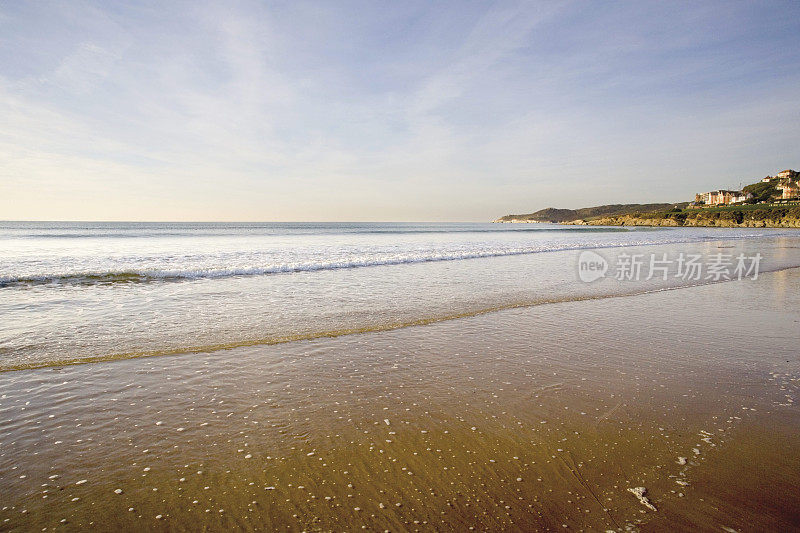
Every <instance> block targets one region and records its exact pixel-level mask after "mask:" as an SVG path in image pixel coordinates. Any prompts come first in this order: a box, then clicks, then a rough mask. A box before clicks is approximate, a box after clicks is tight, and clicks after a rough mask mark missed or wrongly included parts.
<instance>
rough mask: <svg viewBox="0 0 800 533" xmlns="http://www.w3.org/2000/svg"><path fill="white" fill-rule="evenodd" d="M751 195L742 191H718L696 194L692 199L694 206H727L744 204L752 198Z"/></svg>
mask: <svg viewBox="0 0 800 533" xmlns="http://www.w3.org/2000/svg"><path fill="white" fill-rule="evenodd" d="M752 197H753V195H752V194H750V193H746V192H743V191H728V190H725V189H720V190H718V191H711V192H704V193H698V194H696V195H695V197H694V201H695V204H705V205H729V204H736V203H739V202H744V201H745V200H748V199H750V198H752Z"/></svg>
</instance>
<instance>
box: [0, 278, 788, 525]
mask: <svg viewBox="0 0 800 533" xmlns="http://www.w3.org/2000/svg"><path fill="white" fill-rule="evenodd" d="M798 288H800V271H798V269H789V270H783V271H779V272H772V273H767V274H764V275H763V276H761V277H760V278H759V279H758V280H755V281H753V280H742V281H733V282H726V283H718V284H713V285H707V286H701V287H690V288H682V289H677V290H668V291H662V292H658V293H654V294H645V295H637V296H621V297H617V298H607V299H601V300H590V301H576V302H564V303H556V304H549V305H540V306H534V307H528V308H521V309H510V310H505V311H500V312H496V313H489V314H485V315H481V316H476V317H470V318H463V319H458V320H451V321H445V322H440V323H436V324H431V325H427V326H419V327H409V328H403V329H399V330H395V331H385V332H374V333H366V334H360V335H348V336H344V337H339V338H335V339H317V340H310V341H302V342H296V343H288V344H282V345H275V346H258V347H243V348H236V349H232V350H226V351H218V352H215V353H212V354H207V355H203V354H189V355H183V356H181V355H179V356H173V357H158V358H151V359H146V360H144V359H132V360H127V361H113V362H107V363H93V364H85V365H77V366H70V367H55V368H46V369H37V370H23V371H17V372H6V373H3V374H2V375H0V450H2V451H0V484H2V486H3V495H2V506H1V508H2V511H0V520H1V521H2V524H3V529H8V530H26V531H34V530H36V531H39V530H52V529H59V528H67V529H70V530H77V529H84V528H89V527H92V528H96V529H99V530H105V531H113V530H123V529H124V530H131V529H142V528H146V529H154V530H198V529H203V528H205V529H209V530H221V529H226V528H230V527H239V528H242V529H252V530H276V529H280V530H289V531H301V530H342V529H353V528H354V527H363V528H366V529H369V530H390V531H401V530H420V531H421V530H430V529H460V530H463V529H467V528H469V529H474V530H499V529H505V530H530V529H538V530H551V531H554V530H564V529H565V528H566V529H567V530H587V531H588V530H625V529H636V528H641V530H643V531H655V530H664V529H670V530H678V529H684V530H685V529H692V530H696V531H720V530H723V529H724V530H726V531H733V530H735V531H751V530H784V531H787V530H790V529H792V528H794V527H796V525H797V523H798V519H799V518H800V506H798V503H797V499H796V498H795V497H794V495H796V494H797V491H798V487H800V470H798V469H797V464H796V457H797V456H798V453H800V442H798V440H797V438H796V428H797V427H798V423H800V414H798V412H797V407H796V403H795V402H796V395H797V389H798V381H797V380H798V372H797V368H798V365H797V363H798V360H797V357H798V355H797V339H798V336H797V331H798V330H797V328H798V323H799V322H800V300H798V294H800V291H798ZM709 316H714V319H713V320H709V319H708V317H709ZM640 487H641V488H644V490H645V492H644V498H646V499H642V500H641V501H640V499H639V498H638V497H637V495H636V494H634V492H636V491H637V490H638V491H639V493H640V494H641V489H638V488H640Z"/></svg>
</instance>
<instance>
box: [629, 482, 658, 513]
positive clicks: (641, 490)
mask: <svg viewBox="0 0 800 533" xmlns="http://www.w3.org/2000/svg"><path fill="white" fill-rule="evenodd" d="M628 492H630V493H632V494H633V495H634V496H636V498H638V500H639V503H641V504H642V505H644V506H645V507H647V508H648V509H650V510H651V511H657V510H658V509H656V506H655V505H653V504H652V502H650V499H649V498H648V497H647V496H645V494H647V489H646V488H645V487H633V488H629V489H628Z"/></svg>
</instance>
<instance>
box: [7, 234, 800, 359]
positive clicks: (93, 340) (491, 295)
mask: <svg viewBox="0 0 800 533" xmlns="http://www.w3.org/2000/svg"><path fill="white" fill-rule="evenodd" d="M795 236H796V232H793V231H792V230H786V231H779V230H768V229H765V230H756V229H734V230H731V229H714V228H695V229H689V228H681V229H671V228H633V229H632V228H604V227H580V226H559V225H550V224H477V223H475V224H445V223H439V224H419V223H414V224H411V223H409V224H404V223H117V222H114V223H100V222H55V223H50V222H4V223H0V316H3V318H4V320H3V321H2V323H0V370H9V369H18V368H31V367H40V366H53V365H60V364H65V363H73V362H81V361H101V360H109V359H120V358H132V357H141V356H150V355H166V354H178V353H188V352H211V351H215V350H220V349H230V348H233V347H236V346H245V345H257V344H271V343H278V342H286V341H295V340H300V339H308V338H315V337H320V336H336V335H341V334H347V333H356V332H366V331H373V330H382V329H392V328H397V327H402V326H406V325H414V324H420V323H430V322H435V321H440V320H445V319H451V318H456V317H460V316H467V315H474V314H480V313H484V312H488V311H494V310H498V309H504V308H510V307H519V306H527V305H536V304H541V303H548V302H554V301H568V300H574V299H584V298H590V297H591V298H594V297H606V296H615V295H620V294H631V293H638V292H646V291H652V290H660V289H665V288H674V287H678V286H684V285H687V284H701V283H705V282H708V281H709V280H706V279H704V278H701V279H692V280H686V279H680V278H677V277H674V276H670V278H669V279H668V280H663V279H660V277H657V278H654V279H650V280H637V282H635V283H634V282H627V283H626V282H620V281H617V280H616V279H613V277H612V276H611V275H609V276H608V278H607V279H603V280H601V281H600V282H597V283H592V284H588V283H582V282H581V280H580V279H579V278H578V276H577V275H576V273H577V257H578V254H579V253H580V251H583V250H597V251H599V252H602V253H605V254H611V255H614V254H618V253H619V252H620V250H621V249H627V250H638V251H639V252H640V253H642V254H643V255H645V256H649V255H652V254H655V253H668V254H670V255H675V254H678V253H679V252H680V253H683V252H686V253H689V252H692V251H694V252H697V253H701V254H705V255H706V256H707V255H709V254H711V253H712V252H714V251H717V250H725V251H727V250H728V249H729V248H731V247H732V249H734V250H736V251H740V252H741V251H745V252H747V253H755V252H754V250H756V249H758V250H760V251H761V253H762V254H764V255H765V259H764V261H763V262H762V263H761V265H760V268H761V269H762V270H764V269H776V268H787V267H791V266H798V265H800V258H798V254H797V253H796V250H794V249H792V248H791V247H790V245H787V242H788V241H787V239H789V240H791V241H792V242H795V241H794V239H796V237H795ZM609 274H611V273H609ZM628 281H630V280H628ZM712 281H713V280H712Z"/></svg>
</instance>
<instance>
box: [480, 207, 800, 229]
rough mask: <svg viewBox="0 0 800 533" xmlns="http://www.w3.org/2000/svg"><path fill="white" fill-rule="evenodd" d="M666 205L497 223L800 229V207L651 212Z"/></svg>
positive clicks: (550, 213)
mask: <svg viewBox="0 0 800 533" xmlns="http://www.w3.org/2000/svg"><path fill="white" fill-rule="evenodd" d="M663 205H664V204H646V205H641V206H640V205H637V204H629V205H611V206H599V207H590V208H584V209H578V210H570V209H553V208H548V209H543V210H541V211H537V212H536V213H531V214H528V215H506V216H504V217H501V218H498V219H497V220H494V222H495V223H506V224H507V223H512V224H514V223H516V224H518V223H550V224H561V225H568V226H654V227H655V226H659V227H712V228H714V227H716V228H800V205H792V204H786V205H763V204H752V205H740V206H721V207H707V208H699V209H687V208H686V207H685V205H680V204H676V205H675V206H674V207H671V208H670V209H663V207H662V208H660V209H653V208H652V207H654V206H663ZM667 205H668V204H667ZM648 208H650V209H648ZM603 211H606V212H605V213H603ZM615 211H616V212H615ZM582 215H583V216H582Z"/></svg>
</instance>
